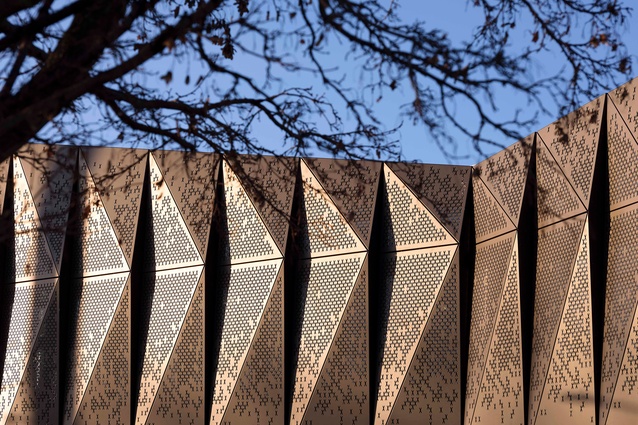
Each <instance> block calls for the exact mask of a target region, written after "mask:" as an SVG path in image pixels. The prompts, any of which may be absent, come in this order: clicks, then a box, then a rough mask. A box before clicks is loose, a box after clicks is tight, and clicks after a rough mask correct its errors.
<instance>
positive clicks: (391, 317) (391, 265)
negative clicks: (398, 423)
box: [375, 247, 455, 425]
mask: <svg viewBox="0 0 638 425" xmlns="http://www.w3.org/2000/svg"><path fill="white" fill-rule="evenodd" d="M454 251H455V247H451V248H449V249H444V250H418V251H410V252H409V253H404V254H403V253H398V254H396V255H388V256H387V257H386V258H385V259H384V264H383V270H384V272H383V273H384V274H383V279H384V281H385V283H384V284H385V285H387V286H388V287H389V288H390V291H391V292H390V294H389V295H390V300H388V301H389V302H386V303H385V304H386V305H388V310H387V311H383V312H380V314H381V315H382V316H381V317H382V324H381V328H382V329H386V334H385V341H384V342H383V352H382V353H381V356H380V359H379V360H380V362H381V364H380V369H381V380H380V383H379V390H378V394H377V397H376V400H377V406H376V417H375V423H376V424H381V425H383V424H386V423H389V422H388V419H389V416H390V411H391V410H392V409H393V406H394V402H395V399H396V397H397V394H398V393H399V390H400V389H401V386H402V383H403V380H404V378H405V375H406V372H407V370H408V366H409V363H410V361H411V360H412V357H413V353H414V351H415V350H416V347H417V345H418V343H419V340H420V338H421V335H422V333H423V329H424V328H425V326H426V323H427V321H428V320H429V318H430V313H431V311H432V308H433V306H434V301H435V299H436V297H437V295H438V293H439V289H440V287H441V285H442V284H443V280H444V277H445V274H446V272H447V270H448V267H449V265H450V262H451V260H452V255H453V253H454ZM386 296H387V295H386ZM449 331H450V329H449V328H447V329H446V332H449ZM390 423H391V422H390Z"/></svg>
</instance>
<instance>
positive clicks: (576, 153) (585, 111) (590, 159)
mask: <svg viewBox="0 0 638 425" xmlns="http://www.w3.org/2000/svg"><path fill="white" fill-rule="evenodd" d="M604 103H605V96H601V97H599V98H598V99H595V100H593V101H591V102H589V103H588V104H586V105H584V106H581V107H580V108H578V109H577V110H576V111H574V112H572V113H570V114H569V115H567V116H565V117H563V118H561V119H559V120H558V121H556V122H554V123H552V124H550V125H548V126H547V127H545V128H544V129H542V130H540V131H539V132H538V134H539V135H540V136H541V137H542V138H543V141H544V142H545V145H546V146H547V148H549V150H550V151H551V153H552V155H553V157H554V159H555V160H556V162H557V164H558V166H559V167H560V169H561V170H562V171H563V173H565V175H566V176H567V179H568V180H569V182H570V183H571V185H572V186H573V187H574V189H575V191H576V193H577V194H578V196H579V197H580V199H581V200H582V202H583V203H584V204H585V205H589V196H590V192H591V185H592V180H593V176H594V164H595V163H596V153H597V151H598V139H599V136H600V128H601V126H602V118H603V106H604Z"/></svg>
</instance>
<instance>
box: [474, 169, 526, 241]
mask: <svg viewBox="0 0 638 425" xmlns="http://www.w3.org/2000/svg"><path fill="white" fill-rule="evenodd" d="M472 197H473V200H474V232H475V238H476V242H477V243H480V242H483V241H485V240H488V239H490V238H493V237H496V236H499V235H502V234H504V233H507V232H511V231H512V230H514V229H515V228H516V227H515V226H514V223H513V222H512V220H511V219H510V217H509V216H508V215H507V214H506V213H505V211H504V210H503V208H502V207H501V205H500V204H499V203H498V201H497V200H496V198H495V197H494V196H493V195H492V193H491V192H490V190H489V189H488V187H487V185H486V184H485V183H484V182H483V179H482V178H481V177H479V176H478V175H474V176H472Z"/></svg>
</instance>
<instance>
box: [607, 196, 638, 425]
mask: <svg viewBox="0 0 638 425" xmlns="http://www.w3.org/2000/svg"><path fill="white" fill-rule="evenodd" d="M609 227H610V235H609V254H608V264H607V290H606V296H605V322H604V332H603V354H602V367H601V388H600V409H599V412H600V415H599V423H600V424H601V425H605V424H609V425H611V424H623V425H624V424H633V423H634V422H635V416H633V415H635V412H636V410H634V406H637V405H638V391H635V390H634V388H635V384H633V383H638V369H637V368H636V367H635V366H634V367H631V365H630V364H627V363H631V360H630V359H632V358H633V359H636V358H638V347H636V346H635V345H636V343H637V341H638V324H637V323H636V320H638V316H636V308H637V306H638V274H636V270H638V254H637V253H638V232H637V231H636V229H638V204H634V205H632V206H630V207H627V208H622V209H619V210H616V211H613V212H612V213H611V214H610V226H609ZM623 359H624V360H623ZM621 371H622V372H623V376H622V379H620V380H619V376H620V374H621ZM616 394H618V397H616ZM619 401H620V402H619ZM612 410H613V411H614V412H616V413H614V418H613V420H612V416H611V412H612ZM625 412H627V413H625ZM632 416H633V417H632ZM629 417H632V418H631V420H629Z"/></svg>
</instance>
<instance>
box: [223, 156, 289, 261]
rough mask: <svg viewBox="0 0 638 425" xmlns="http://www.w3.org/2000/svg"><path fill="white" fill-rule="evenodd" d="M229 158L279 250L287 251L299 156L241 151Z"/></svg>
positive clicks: (229, 162) (231, 165)
mask: <svg viewBox="0 0 638 425" xmlns="http://www.w3.org/2000/svg"><path fill="white" fill-rule="evenodd" d="M227 161H228V164H229V165H230V167H231V168H232V170H233V172H234V173H235V175H236V176H237V177H238V179H239V181H240V182H241V184H242V187H243V188H244V190H245V191H246V193H248V195H249V196H250V199H251V201H252V203H253V205H254V206H255V208H257V210H258V211H259V215H260V216H261V218H262V219H263V220H264V223H265V224H266V227H267V228H268V231H269V232H270V234H271V236H272V237H273V239H274V240H275V243H276V244H277V246H278V247H279V251H280V252H282V253H285V252H286V243H287V241H288V230H289V227H290V214H291V212H292V200H293V197H294V189H295V180H296V178H297V169H298V167H299V160H298V159H296V158H285V157H270V156H255V155H241V156H236V157H230V158H227Z"/></svg>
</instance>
